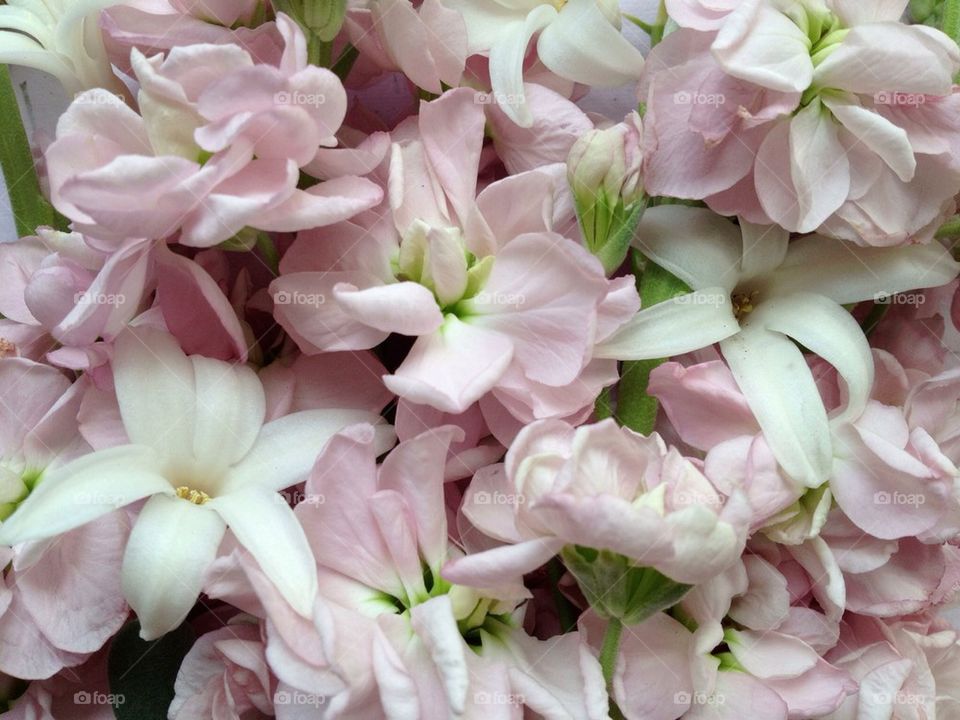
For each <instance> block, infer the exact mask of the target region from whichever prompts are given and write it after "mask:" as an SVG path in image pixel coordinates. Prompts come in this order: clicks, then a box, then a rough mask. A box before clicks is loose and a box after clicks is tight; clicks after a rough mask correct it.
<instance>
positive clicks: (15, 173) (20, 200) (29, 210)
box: [0, 65, 66, 237]
mask: <svg viewBox="0 0 960 720" xmlns="http://www.w3.org/2000/svg"><path fill="white" fill-rule="evenodd" d="M0 117H2V118H3V122H0V170H2V171H3V178H4V180H5V183H6V186H7V193H8V194H9V196H10V206H11V208H12V209H13V219H14V222H16V225H17V234H18V235H19V236H20V237H23V236H25V235H33V234H34V233H35V232H36V230H37V228H38V227H39V226H41V225H49V226H50V227H56V228H60V229H65V228H66V221H65V220H64V218H63V217H62V216H61V215H60V214H59V213H57V212H56V211H55V210H54V209H53V206H51V205H50V203H48V202H47V200H46V198H44V197H43V193H42V192H41V191H40V182H39V181H38V179H37V171H36V168H35V167H34V164H33V153H32V152H31V151H30V143H29V141H28V140H27V133H26V132H25V131H24V129H23V121H22V119H21V117H20V106H19V105H18V103H17V96H16V94H15V93H14V90H13V82H12V81H11V80H10V71H9V70H8V68H7V66H6V65H0Z"/></svg>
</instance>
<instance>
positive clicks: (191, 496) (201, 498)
mask: <svg viewBox="0 0 960 720" xmlns="http://www.w3.org/2000/svg"><path fill="white" fill-rule="evenodd" d="M176 492H177V497H178V498H183V499H184V500H186V501H187V502H192V503H193V504H194V505H203V504H204V503H205V502H206V501H207V500H209V499H210V496H209V495H207V494H206V493H205V492H204V491H203V490H194V489H193V488H189V487H187V486H186V485H181V486H180V487H178V488H177V491H176Z"/></svg>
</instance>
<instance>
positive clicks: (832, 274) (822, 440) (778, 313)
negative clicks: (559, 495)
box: [594, 205, 960, 487]
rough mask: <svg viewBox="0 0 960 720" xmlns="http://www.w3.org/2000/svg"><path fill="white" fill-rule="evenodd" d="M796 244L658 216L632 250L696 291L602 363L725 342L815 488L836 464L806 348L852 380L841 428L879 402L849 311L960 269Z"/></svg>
mask: <svg viewBox="0 0 960 720" xmlns="http://www.w3.org/2000/svg"><path fill="white" fill-rule="evenodd" d="M789 237H790V236H789V233H788V232H787V231H786V230H784V229H782V228H779V227H776V226H757V225H751V224H749V223H746V222H744V221H742V220H741V222H740V228H739V229H738V228H737V227H736V225H734V224H733V223H731V222H729V221H728V220H726V219H725V218H722V217H720V216H718V215H714V214H713V213H711V212H710V211H708V210H703V209H699V208H688V207H683V206H679V205H665V206H661V207H656V208H651V209H650V210H648V211H647V213H646V215H645V216H644V218H643V221H642V222H641V224H640V230H639V233H638V236H637V239H636V240H634V245H635V246H637V247H638V248H639V249H640V250H641V251H642V252H643V253H644V254H645V255H646V256H647V257H649V258H650V259H651V260H652V261H653V262H655V263H657V264H658V265H660V266H661V267H663V268H664V269H666V270H668V271H669V272H671V273H673V274H674V275H675V276H676V277H678V278H679V279H680V280H682V281H683V282H685V283H686V284H687V285H688V286H689V287H690V288H692V289H693V292H692V293H690V294H688V295H681V296H680V297H677V298H674V299H673V300H670V301H667V302H663V303H660V304H658V305H654V306H653V307H650V308H647V309H643V310H641V311H640V312H639V313H637V314H636V315H635V316H634V318H633V320H631V321H630V322H629V323H628V324H627V325H625V326H623V328H621V330H620V331H619V332H617V333H616V334H615V335H614V336H613V337H611V338H610V339H609V340H607V341H606V342H605V343H603V344H602V345H601V346H599V347H598V348H597V349H596V350H595V351H594V357H602V358H615V359H619V360H641V359H654V358H661V357H670V356H673V355H679V354H681V353H685V352H689V351H692V350H697V349H699V348H704V347H707V346H709V345H711V344H713V343H715V342H719V343H720V350H721V352H722V353H723V356H724V358H725V359H726V361H727V363H728V364H729V365H730V369H731V370H732V371H733V374H734V377H735V378H736V379H737V383H738V384H739V385H740V389H741V390H742V391H743V394H744V395H745V396H746V398H747V402H748V403H749V404H750V408H751V409H752V410H753V413H754V415H756V417H757V421H758V422H759V423H760V427H761V428H762V429H763V431H764V434H765V436H766V439H767V442H768V443H769V445H770V447H771V449H772V450H773V452H774V455H775V456H776V458H777V461H778V462H779V463H780V465H781V466H782V467H783V469H784V470H785V471H786V472H787V473H788V474H789V475H791V476H792V477H793V478H794V479H796V480H797V481H799V482H802V483H804V484H805V485H807V486H809V487H817V486H819V485H821V484H822V483H823V482H824V481H825V480H826V479H827V477H828V475H829V473H830V467H831V463H832V459H833V452H832V446H831V440H830V426H829V421H828V417H827V412H826V410H825V409H824V406H823V402H822V400H821V398H820V394H819V392H818V391H817V386H816V383H815V381H814V379H813V375H812V374H811V373H810V370H809V368H808V366H807V364H806V361H805V360H804V357H803V353H802V351H801V350H800V348H799V347H798V346H797V343H799V345H801V346H803V347H804V348H806V349H807V350H808V351H810V352H813V353H816V354H817V355H819V356H820V357H822V358H823V359H824V360H826V361H827V362H829V363H830V364H831V365H833V366H834V367H835V368H836V369H837V371H838V372H839V374H840V377H841V378H843V380H844V382H845V383H846V389H847V399H846V404H845V406H844V408H843V409H842V410H841V411H839V413H838V414H837V416H836V417H834V418H833V421H834V422H843V421H846V420H854V419H856V418H857V417H859V415H860V413H861V412H862V411H863V409H864V407H865V406H866V402H867V399H868V397H869V394H870V388H871V386H872V384H873V371H874V368H873V358H872V356H871V354H870V348H869V346H868V344H867V341H866V338H865V337H864V336H863V332H862V331H861V329H860V326H859V325H858V324H857V322H856V321H855V320H854V319H853V316H852V315H851V314H850V313H849V312H847V310H845V309H844V308H843V307H841V305H843V304H847V303H855V302H860V301H864V300H876V299H880V298H885V297H888V296H890V295H893V294H896V293H899V292H904V291H906V290H912V289H915V288H927V287H937V286H939V285H943V284H945V283H948V282H950V281H951V280H952V279H953V278H954V277H956V275H957V271H958V268H960V265H958V264H957V263H956V262H954V260H953V259H952V258H951V257H950V254H949V253H948V252H947V251H946V250H945V249H944V248H943V247H942V246H940V245H938V244H932V245H908V246H902V247H895V248H865V247H858V246H854V245H851V244H848V243H845V242H843V241H841V240H831V239H828V238H824V237H820V236H817V235H809V236H807V237H804V238H801V239H799V240H795V241H794V242H792V243H790V242H789ZM794 341H796V342H794Z"/></svg>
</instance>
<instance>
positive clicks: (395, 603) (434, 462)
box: [241, 425, 606, 720]
mask: <svg viewBox="0 0 960 720" xmlns="http://www.w3.org/2000/svg"><path fill="white" fill-rule="evenodd" d="M457 435H458V433H457V431H455V430H454V429H451V428H443V429H440V430H434V431H428V432H425V433H422V434H420V435H418V436H416V437H414V438H413V439H411V440H408V441H406V442H402V443H401V444H400V445H398V446H397V447H396V448H395V449H394V450H393V451H392V452H391V453H390V454H389V455H388V456H387V457H386V458H385V459H384V461H383V462H382V463H381V464H380V465H379V466H378V465H377V462H376V457H377V449H376V447H375V445H374V444H373V431H372V428H370V427H369V426H362V425H358V426H355V427H352V428H348V429H346V430H344V431H343V432H342V433H340V434H338V435H337V436H336V437H334V438H332V439H331V440H330V442H329V443H328V445H327V447H326V448H325V449H324V451H323V453H322V454H321V456H320V457H319V458H318V459H317V463H316V465H315V467H314V470H313V472H312V473H311V476H310V478H309V480H308V481H307V483H306V485H305V487H304V499H303V501H302V502H301V503H300V504H298V505H297V507H296V510H295V512H296V514H297V517H298V518H299V520H300V522H301V523H302V525H303V528H304V531H305V533H306V535H307V537H308V539H309V542H310V547H311V548H312V550H313V552H314V555H315V557H316V560H317V563H318V573H319V576H320V582H319V585H318V589H319V591H318V594H317V596H316V602H315V605H314V613H313V615H312V617H311V618H304V617H302V616H299V615H297V614H296V613H295V612H293V611H292V608H291V607H290V606H289V605H288V604H287V603H286V602H285V601H284V600H283V598H282V597H281V596H280V595H279V593H277V591H276V589H275V588H274V587H273V585H272V584H271V583H270V582H269V581H267V580H266V578H265V577H264V576H263V574H262V573H261V572H260V571H259V570H258V569H257V568H256V567H255V566H252V565H251V564H250V563H249V562H248V561H247V560H246V559H245V558H243V557H241V563H242V564H243V565H244V567H245V568H246V570H247V574H248V577H249V579H250V582H251V583H252V585H253V588H254V590H255V592H256V597H257V601H258V602H259V603H260V605H261V607H260V608H257V609H256V612H258V613H263V615H264V616H265V618H266V636H267V644H266V656H267V658H268V660H269V661H270V663H271V668H272V669H273V670H274V672H275V673H276V675H277V677H278V678H279V680H280V689H281V692H289V693H300V694H306V695H307V696H308V697H313V698H316V700H317V703H318V704H319V703H320V702H322V703H323V705H324V706H325V707H330V708H335V709H336V712H342V713H344V714H350V713H355V714H357V715H362V716H363V717H369V718H381V717H393V716H394V713H395V712H396V711H397V709H399V708H402V709H403V710H404V712H406V713H407V714H408V716H409V717H426V716H430V715H431V714H433V713H435V714H437V715H438V716H443V717H447V716H463V717H473V716H475V715H478V714H480V713H483V712H485V711H486V710H488V709H489V706H500V707H501V709H507V710H509V712H511V713H514V712H517V713H519V712H520V708H521V707H522V706H523V705H526V706H527V707H529V708H530V709H531V710H533V711H534V712H538V713H541V714H544V715H547V716H549V717H554V716H555V717H569V718H582V719H583V720H588V719H590V720H592V719H593V718H600V717H603V713H604V712H605V711H606V694H605V691H604V689H603V683H602V679H601V677H600V668H599V665H598V664H597V661H596V658H595V657H594V655H593V654H592V653H591V652H590V651H589V650H588V649H586V648H583V647H581V646H580V643H579V637H578V635H577V634H576V633H572V634H568V635H565V636H563V637H561V638H555V639H552V640H549V641H539V640H535V639H533V638H530V637H528V636H527V635H526V634H525V633H524V632H523V630H522V629H521V628H520V623H521V617H522V610H520V609H518V608H517V601H518V600H519V599H520V598H519V597H518V596H513V597H510V596H509V593H508V594H506V595H491V594H484V593H480V592H478V591H475V590H473V589H470V588H466V587H462V586H457V585H451V584H450V583H448V582H447V581H445V580H444V579H443V578H442V577H441V575H440V568H441V567H442V565H443V563H444V562H445V560H446V559H447V558H448V557H450V556H451V555H458V554H460V551H459V550H458V549H457V548H455V547H454V546H452V545H451V543H450V541H449V539H448V535H447V522H446V513H445V509H444V500H443V488H444V480H443V475H444V466H445V464H446V457H447V450H448V447H449V444H450V442H451V440H453V439H455V438H456V436H457ZM493 698H497V699H496V700H494V699H493ZM428 708H429V709H428ZM278 712H279V711H278Z"/></svg>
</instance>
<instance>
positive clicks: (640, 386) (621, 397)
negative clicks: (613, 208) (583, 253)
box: [617, 250, 689, 435]
mask: <svg viewBox="0 0 960 720" xmlns="http://www.w3.org/2000/svg"><path fill="white" fill-rule="evenodd" d="M643 263H644V260H643V256H642V255H641V254H640V253H639V252H638V251H636V250H634V251H633V273H634V275H635V276H637V277H639V278H640V281H639V283H638V285H639V290H640V307H641V308H649V307H652V306H653V305H656V304H657V303H661V302H663V301H665V300H669V299H671V298H673V297H676V296H677V295H682V294H684V293H685V292H688V291H689V288H687V287H686V285H684V284H683V283H682V282H681V281H680V280H678V279H677V278H675V277H674V276H673V275H671V274H670V273H669V272H667V271H666V270H664V269H663V268H661V267H659V266H658V265H655V264H654V263H651V262H648V263H646V265H645V266H644V264H643ZM664 362H666V358H660V359H655V360H635V361H633V362H625V363H624V364H623V370H622V371H621V373H620V383H619V384H618V385H617V421H618V422H619V423H620V424H621V425H624V426H626V427H628V428H630V429H631V430H633V431H634V432H638V433H641V434H642V435H649V434H650V433H651V432H653V428H654V426H655V425H656V422H657V411H658V409H659V407H660V405H659V403H658V402H657V399H656V398H655V397H653V396H652V395H650V394H648V393H647V385H649V383H650V373H651V372H653V371H654V370H655V369H656V368H657V367H659V366H660V365H662V364H663V363H664Z"/></svg>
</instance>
